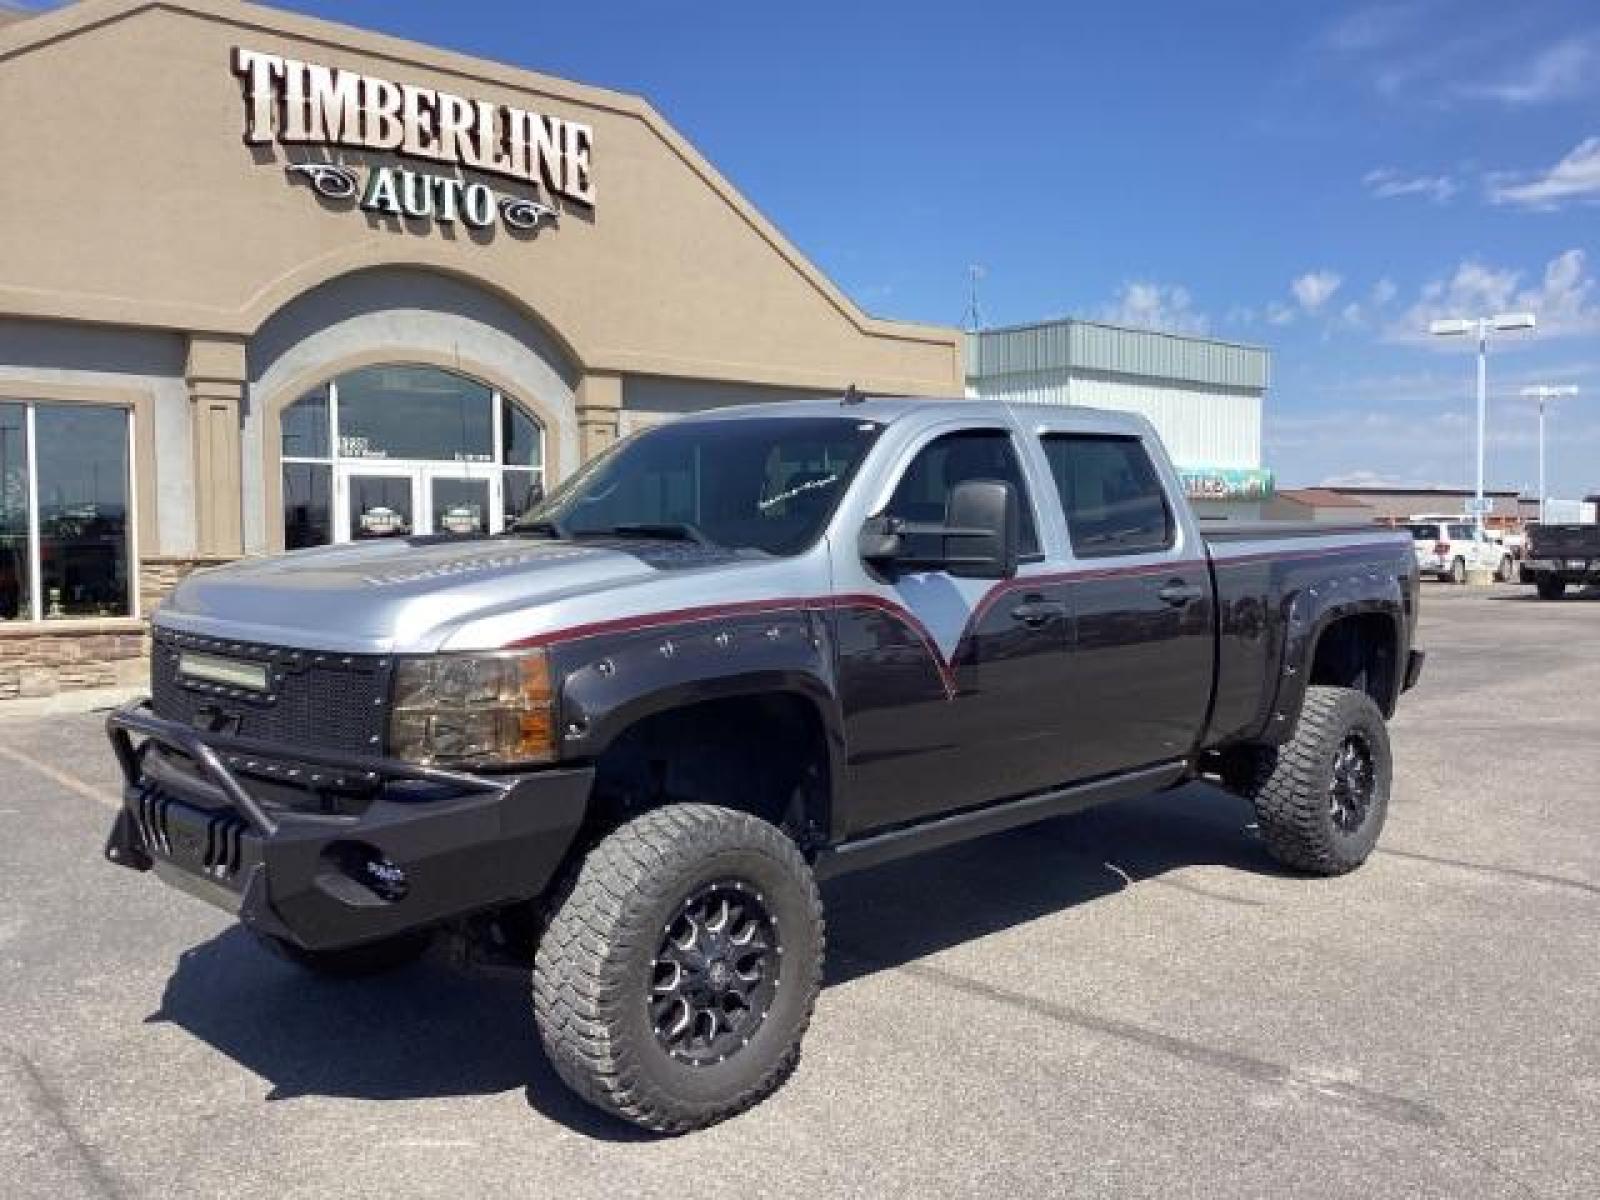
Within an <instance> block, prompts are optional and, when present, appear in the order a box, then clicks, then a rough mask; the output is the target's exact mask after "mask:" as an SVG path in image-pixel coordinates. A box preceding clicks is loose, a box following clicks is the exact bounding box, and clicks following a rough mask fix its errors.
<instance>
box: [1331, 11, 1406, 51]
mask: <svg viewBox="0 0 1600 1200" xmlns="http://www.w3.org/2000/svg"><path fill="white" fill-rule="evenodd" d="M1424 7H1425V6H1424V5H1422V4H1418V3H1408V4H1369V5H1366V6H1365V7H1363V8H1358V9H1356V10H1355V11H1354V12H1350V13H1346V14H1345V15H1344V16H1342V17H1340V18H1339V19H1338V20H1337V21H1335V22H1334V23H1333V24H1332V25H1330V26H1329V27H1328V28H1327V29H1326V30H1325V31H1324V32H1323V35H1322V40H1323V43H1324V44H1325V45H1327V46H1328V47H1329V48H1331V49H1333V50H1337V51H1339V52H1340V53H1343V54H1366V53H1370V52H1372V51H1374V50H1381V49H1383V48H1384V47H1386V46H1392V45H1393V44H1394V43H1396V42H1398V41H1400V40H1401V39H1403V38H1404V37H1405V36H1406V35H1407V34H1409V33H1410V32H1411V30H1412V29H1413V28H1414V27H1415V25H1416V23H1417V21H1418V19H1419V18H1420V17H1421V16H1422V12H1423V9H1424Z"/></svg>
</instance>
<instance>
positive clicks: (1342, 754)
mask: <svg viewBox="0 0 1600 1200" xmlns="http://www.w3.org/2000/svg"><path fill="white" fill-rule="evenodd" d="M1376 786H1377V772H1376V771H1375V770H1374V768H1373V765H1372V747H1371V746H1370V745H1368V744H1367V739H1366V738H1365V737H1363V736H1362V734H1361V733H1360V732H1359V731H1351V732H1350V733H1348V734H1346V735H1345V739H1344V741H1343V742H1341V743H1340V744H1339V752H1338V754H1336V755H1335V756H1334V759H1333V778H1332V779H1331V780H1329V782H1328V815H1329V816H1331V817H1332V818H1333V823H1334V825H1336V826H1337V827H1338V828H1339V829H1340V830H1342V831H1343V832H1345V833H1354V832H1356V830H1358V829H1360V828H1361V824H1362V822H1363V821H1365V820H1366V819H1367V813H1368V812H1369V811H1370V810H1371V808H1372V796H1373V792H1374V790H1375V788H1376Z"/></svg>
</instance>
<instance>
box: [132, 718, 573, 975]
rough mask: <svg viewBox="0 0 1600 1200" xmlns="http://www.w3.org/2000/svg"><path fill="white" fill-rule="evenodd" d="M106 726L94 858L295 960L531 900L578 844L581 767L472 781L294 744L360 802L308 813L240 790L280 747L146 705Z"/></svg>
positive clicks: (278, 755) (304, 760)
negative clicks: (352, 786)
mask: <svg viewBox="0 0 1600 1200" xmlns="http://www.w3.org/2000/svg"><path fill="white" fill-rule="evenodd" d="M106 728H107V732H108V733H109V735H110V737H111V745H112V748H113V749H114V750H115V751H116V755H117V761H118V762H119V763H120V765H121V767H122V774H123V779H124V786H123V801H122V811H121V812H119V813H118V814H117V819H116V823H115V825H114V826H113V827H112V830H111V836H110V839H109V840H108V841H107V843H106V857H107V858H108V859H110V860H111V861H112V862H114V863H116V864H118V865H119V866H125V867H129V868H131V869H133V870H136V871H147V870H151V869H152V868H153V869H154V870H155V871H156V873H157V874H158V875H160V876H161V877H162V878H163V879H165V880H166V881H167V882H169V883H172V884H173V885H175V886H177V887H179V888H181V889H183V890H185V891H188V892H191V893H193V894H195V895H198V896H200V897H201V898H203V899H205V900H208V901H210V902H211V903H213V904H217V905H219V906H221V907H223V908H226V909H228V910H229V911H231V912H234V913H236V914H237V915H238V917H239V919H240V920H241V921H243V922H244V923H245V924H246V925H249V926H251V927H252V928H254V929H257V930H260V931H261V932H263V933H268V934H273V935H275V936H277V937H282V938H287V939H289V940H290V941H292V942H295V943H297V944H299V945H301V946H304V947H305V948H306V949H309V950H325V949H336V948H338V947H341V946H348V945H354V944H356V943H359V942H367V941H374V940H377V939H380V938H385V937H389V936H392V935H394V934H397V933H402V932H405V931H407V930H410V929H417V928H421V927H425V926H428V925H433V924H437V923H439V922H441V921H444V920H448V919H450V918H452V917H457V916H462V915H465V914H467V913H471V912H474V911H477V910H481V909H486V908H492V907H496V906H499V905H503V904H509V903H514V902H516V901H520V900H526V899H531V898H532V897H534V896H537V895H538V894H539V893H540V892H542V891H543V890H544V889H545V887H546V886H547V885H548V883H549V882H550V879H551V877H552V875H553V874H554V873H555V871H556V870H557V868H558V867H559V866H560V864H561V861H562V859H563V858H564V857H565V856H566V853H567V851H568V849H569V848H570V847H571V845H572V843H573V841H574V839H575V838H576V836H577V833H578V829H579V826H580V825H581V823H582V820H583V814H584V810H585V807H586V805H587V803H588V797H589V788H590V784H591V782H592V779H593V771H592V770H590V769H587V768H584V769H554V768H552V769H550V770H541V771H535V772H530V773H527V774H518V775H477V774H467V773H464V772H458V771H442V770H437V769H434V768H430V767H420V766H416V765H415V764H412V763H404V762H399V761H396V760H393V759H380V758H372V759H367V758H360V757H355V756H351V755H347V754H329V753H324V752H320V751H316V750H310V749H304V748H300V747H296V748H294V749H293V750H292V751H288V754H291V755H292V757H293V758H294V760H295V762H296V763H298V764H300V767H299V768H297V771H299V770H302V769H303V770H306V771H310V770H315V769H319V768H325V769H328V770H330V771H338V772H341V773H346V774H348V775H352V776H356V777H358V778H360V779H362V780H364V781H366V782H367V784H368V785H369V787H370V790H371V793H372V794H371V798H370V802H367V803H365V804H364V805H363V806H362V807H361V811H360V812H359V814H357V815H348V814H338V813H324V812H307V811H300V810H299V809H297V808H289V807H285V806H284V805H282V804H281V803H275V802H273V801H272V800H269V799H267V798H265V797H264V796H263V795H261V794H258V792H260V790H261V789H259V788H258V789H257V790H256V791H252V788H251V780H252V776H251V774H250V771H249V768H250V766H251V765H252V764H254V763H255V762H256V761H257V760H259V761H261V762H263V763H265V762H268V761H281V760H282V759H283V758H284V757H285V756H286V751H285V748H284V747H282V746H275V745H274V746H269V745H264V744H261V743H257V742H252V741H249V740H246V739H242V738H232V737H226V736H222V735H218V734H213V733H202V732H200V731H198V730H195V729H192V728H190V727H189V726H187V725H182V724H179V723H178V722H175V721H167V720H163V719H162V718H160V717H158V716H156V715H155V714H154V713H153V712H152V711H151V709H150V706H149V702H148V701H138V702H136V703H133V704H129V705H126V706H124V707H123V708H120V709H118V710H117V711H116V712H114V713H113V714H112V715H111V716H110V717H109V718H108V719H107V722H106ZM136 739H137V740H136ZM241 768H242V769H241ZM308 795H309V793H308Z"/></svg>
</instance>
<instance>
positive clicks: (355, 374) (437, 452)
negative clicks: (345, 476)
mask: <svg viewBox="0 0 1600 1200" xmlns="http://www.w3.org/2000/svg"><path fill="white" fill-rule="evenodd" d="M493 416H494V393H493V392H492V391H491V390H490V389H489V388H486V387H484V386H483V385H482V384H481V383H478V382H476V381H474V380H471V379H465V378H463V377H462V376H460V375H452V374H450V372H448V371H440V370H437V369H436V368H434V367H368V368H366V369H365V370H361V371H352V372H350V374H348V375H342V376H340V378H339V454H340V456H341V457H344V458H409V459H427V460H431V461H434V462H460V463H487V462H493V461H494V427H493V425H492V424H491V422H492V419H493Z"/></svg>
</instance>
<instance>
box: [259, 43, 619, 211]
mask: <svg viewBox="0 0 1600 1200" xmlns="http://www.w3.org/2000/svg"><path fill="white" fill-rule="evenodd" d="M233 70H234V73H235V74H236V75H238V76H239V77H240V78H241V79H243V81H244V106H245V132H244V140H245V142H246V143H247V144H248V145H253V146H259V145H270V144H272V143H274V142H276V143H278V144H279V145H282V146H323V147H328V148H343V149H351V150H376V151H384V152H390V153H394V154H398V155H400V156H402V157H404V158H409V159H422V160H425V161H428V162H436V163H440V164H441V165H443V166H445V167H450V168H456V169H458V170H470V171H477V172H481V173H483V174H486V175H492V176H497V177H500V178H504V179H511V180H515V181H516V182H518V183H520V184H524V185H531V186H532V187H533V188H534V189H536V190H540V189H542V191H543V194H544V195H545V196H546V197H547V201H545V202H541V201H539V200H534V199H529V198H527V197H524V196H519V195H515V194H512V193H502V192H498V191H496V190H495V189H494V188H492V187H490V186H489V185H488V184H487V183H482V182H479V181H475V180H469V179H466V178H464V177H462V176H460V175H457V174H456V173H455V172H454V171H452V172H451V173H449V174H443V173H434V172H429V171H413V170H409V169H406V168H404V167H392V166H385V165H373V166H362V167H358V166H352V165H349V164H346V163H341V162H332V161H322V160H318V161H303V162H291V163H289V165H288V166H286V167H285V168H284V170H285V171H286V172H288V174H289V176H290V177H291V178H303V179H305V180H307V181H308V182H309V183H310V184H311V186H312V188H314V189H315V190H316V192H317V193H318V194H319V195H321V196H324V197H326V198H328V199H330V200H351V201H356V202H358V203H359V205H360V207H361V208H362V209H364V210H365V211H367V212H373V213H380V214H384V215H387V216H392V217H407V218H411V219H413V220H432V221H442V222H446V223H451V222H456V221H460V222H461V223H462V224H464V225H467V226H469V227H471V228H474V229H487V228H489V227H490V226H492V225H494V224H495V222H496V221H497V220H498V221H503V222H504V223H505V225H506V226H507V228H510V229H513V230H525V231H534V230H537V229H538V228H539V227H540V226H541V225H542V224H550V225H553V224H555V223H556V219H557V218H558V217H559V216H560V214H561V208H560V202H561V201H563V200H566V201H570V202H572V203H574V204H580V205H582V206H583V207H585V208H593V207H594V204H595V188H594V178H593V175H592V173H591V167H590V161H591V157H592V155H593V151H594V130H593V129H592V128H591V127H590V126H588V125H583V124H580V123H578V122H576V121H568V120H564V119H562V118H560V117H551V116H543V115H541V114H539V113H534V112H528V111H526V110H524V109H521V108H517V107H515V106H513V105H510V104H495V103H492V102H491V101H487V100H468V99H466V98H465V97H462V96H457V95H454V94H452V93H450V92H442V91H438V90H436V89H434V88H428V87H418V86H416V85H414V84H409V83H392V82H390V81H389V80H387V79H379V78H377V77H376V76H373V75H363V74H360V73H359V72H356V71H346V70H342V69H340V68H338V67H324V66H320V65H318V64H316V63H307V62H300V61H299V60H298V59H293V58H284V57H281V56H279V55H276V54H263V53H261V52H260V51H257V50H247V49H245V48H244V47H242V46H241V47H237V48H235V49H234V52H233Z"/></svg>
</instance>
